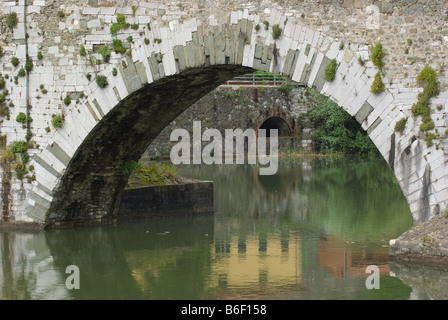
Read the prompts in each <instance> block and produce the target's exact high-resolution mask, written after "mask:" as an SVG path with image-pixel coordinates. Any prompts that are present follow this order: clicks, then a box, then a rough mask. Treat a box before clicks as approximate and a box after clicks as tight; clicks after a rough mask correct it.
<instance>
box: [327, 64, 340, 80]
mask: <svg viewBox="0 0 448 320" xmlns="http://www.w3.org/2000/svg"><path fill="white" fill-rule="evenodd" d="M337 67H338V63H337V62H336V59H333V60H331V61H330V63H329V64H328V65H327V66H326V68H325V80H327V81H333V80H334V79H335V78H336V69H337Z"/></svg>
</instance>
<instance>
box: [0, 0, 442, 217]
mask: <svg viewBox="0 0 448 320" xmlns="http://www.w3.org/2000/svg"><path fill="white" fill-rule="evenodd" d="M447 11H448V1H430V0H384V1H376V0H319V1H315V0H284V1H279V2H271V1H267V0H254V1H251V2H247V1H243V0H236V1H232V2H231V3H228V2H222V1H204V0H196V1H188V2H185V1H171V0H170V1H168V0H158V1H155V0H142V1H129V0H108V1H107V0H88V1H81V0H78V1H76V0H75V1H56V0H26V1H25V0H12V1H2V2H1V3H0V33H1V37H2V42H1V43H0V47H1V50H0V56H1V57H0V73H1V75H2V76H1V77H2V78H3V79H4V80H5V85H4V88H3V89H2V90H7V92H6V91H3V92H2V96H3V97H4V100H5V101H4V102H5V103H4V104H2V108H1V113H0V118H1V119H0V120H1V121H2V122H1V125H0V134H1V135H2V137H1V139H0V140H1V142H2V143H1V145H2V149H4V146H5V145H10V144H11V143H12V142H14V141H25V140H29V141H28V150H27V152H28V154H29V156H30V161H29V162H27V163H26V169H27V171H28V172H26V173H25V176H24V178H23V179H19V178H18V177H17V176H16V174H15V172H14V170H15V169H17V163H15V164H13V163H11V162H8V161H7V158H8V157H2V159H3V160H4V161H2V165H1V166H0V174H1V175H2V186H1V193H2V197H1V198H0V199H2V202H1V204H2V210H1V213H0V219H2V220H6V219H10V220H15V221H24V222H37V223H40V224H43V225H45V224H47V223H48V220H49V219H50V218H49V217H52V218H51V219H55V220H57V221H61V220H64V219H75V218H76V217H79V216H82V217H83V219H91V220H92V221H105V222H107V221H112V220H113V219H114V216H115V214H116V209H117V208H116V207H117V206H116V204H117V203H118V202H119V197H120V195H121V193H122V190H123V188H124V185H125V180H126V177H125V176H123V174H122V173H121V171H120V170H119V167H120V166H121V165H123V163H125V162H126V161H130V160H138V158H139V157H140V156H141V154H142V153H143V152H144V150H146V148H147V147H148V145H149V143H150V142H151V140H152V139H154V138H155V137H156V136H157V134H158V133H159V132H160V131H161V130H162V129H163V128H164V126H165V125H168V124H169V123H170V122H171V121H172V120H173V119H175V118H176V117H177V116H178V115H179V114H180V113H182V112H183V111H184V110H185V109H187V108H188V107H189V106H190V105H191V104H193V102H195V101H197V100H198V99H199V98H201V97H202V96H204V95H205V94H206V93H207V92H209V91H211V90H212V89H213V88H215V87H216V86H217V85H219V84H220V83H222V81H225V80H226V78H227V79H228V78H230V77H233V76H236V75H238V74H241V73H245V72H248V71H252V70H253V69H257V70H264V71H272V72H276V73H281V74H283V75H285V76H288V77H290V78H291V79H292V80H294V81H297V82H300V83H303V84H306V85H308V86H310V87H313V88H315V89H316V90H317V91H318V92H320V93H322V94H324V95H326V96H328V97H330V98H331V99H332V100H334V101H335V102H336V103H338V104H339V105H340V106H341V107H342V108H344V109H345V110H346V111H347V112H349V113H350V114H351V115H353V116H355V117H356V119H357V120H358V121H359V122H360V123H361V125H362V126H363V128H364V129H365V130H366V131H367V132H368V133H369V136H370V138H371V139H372V141H373V142H374V143H375V144H376V146H377V148H378V149H379V150H380V152H381V153H382V155H383V157H384V158H385V159H386V161H388V163H389V164H390V166H391V168H392V170H393V171H394V173H395V175H396V176H397V179H398V181H399V183H400V186H401V188H402V190H403V193H404V194H405V196H406V198H407V200H408V202H409V204H410V208H411V211H412V212H413V214H414V219H415V220H416V221H418V222H421V221H425V220H427V219H429V218H430V217H431V216H433V215H436V214H438V213H439V212H443V211H444V210H446V209H447V208H448V173H447V172H448V169H447V168H448V164H447V161H448V153H447V151H448V150H445V148H446V143H447V139H448V131H447V128H448V116H447V113H448V92H447V89H448V74H447V72H448V71H447V70H446V66H445V64H446V52H447V49H448V13H447ZM10 13H16V14H17V17H18V23H17V25H16V26H15V27H14V28H9V27H8V26H7V25H6V16H7V15H8V14H10ZM118 14H123V15H124V17H125V19H126V22H127V23H129V27H128V28H126V29H123V30H120V31H119V32H118V33H117V35H116V36H113V35H112V34H111V32H110V28H111V26H112V24H113V23H116V22H117V16H118ZM265 21H266V22H267V23H269V26H270V27H269V28H267V30H265V23H264V22H265ZM275 24H278V25H279V26H280V27H281V28H282V33H281V36H280V38H278V39H274V38H273V36H272V29H271V27H272V26H273V25H275ZM257 25H258V26H259V27H260V28H259V29H258V28H257V27H256V26H257ZM257 29H258V30H257ZM115 38H116V39H119V40H122V41H123V45H124V47H125V48H126V53H116V52H114V50H112V44H111V43H112V40H113V39H115ZM378 42H380V43H381V44H382V46H383V48H384V52H385V56H384V58H383V61H384V67H383V69H382V70H381V75H382V79H383V82H384V85H385V91H384V92H382V93H380V94H375V93H372V92H371V91H370V87H371V84H372V81H373V78H374V76H375V74H376V73H377V72H379V70H378V69H377V68H376V67H375V66H374V65H373V63H372V61H370V55H371V50H372V47H373V46H374V45H375V43H378ZM103 45H106V46H107V47H108V50H109V52H110V57H109V58H108V61H107V62H104V57H103V56H102V55H101V53H100V52H99V49H100V47H101V46H103ZM81 46H84V47H85V49H86V52H87V54H86V56H82V55H81V54H80V48H81ZM13 57H16V58H18V60H19V65H18V66H17V67H15V66H13V65H12V63H11V59H12V58H13ZM27 57H28V60H29V61H32V62H33V69H32V70H31V72H30V73H29V74H25V76H19V71H20V69H22V68H24V67H25V64H26V61H27ZM332 59H336V61H337V63H338V69H337V71H336V78H335V80H334V81H331V82H329V81H326V80H325V77H324V73H325V68H326V66H327V65H328V64H329V62H330V61H331V60H332ZM359 59H362V60H366V61H365V64H364V65H363V66H361V65H360V64H359V61H358V60H359ZM425 66H430V67H432V68H433V69H434V70H435V71H436V73H437V78H438V82H439V85H440V89H441V92H440V94H439V95H438V96H437V97H435V98H432V99H431V105H430V107H431V118H432V120H433V121H434V124H435V128H434V129H433V130H432V131H431V133H433V134H434V135H436V138H435V139H434V144H433V145H432V146H429V145H427V144H426V142H425V133H424V132H422V131H421V130H419V126H420V124H421V118H420V117H412V114H411V106H412V105H413V104H414V103H415V102H416V101H417V95H418V93H419V92H421V91H422V90H423V89H422V88H421V87H419V86H418V84H417V81H416V78H417V75H418V74H419V73H420V71H421V70H422V69H423V68H424V67H425ZM99 75H104V76H106V79H107V81H108V84H109V85H108V86H107V87H106V88H100V87H99V86H98V85H97V83H96V81H95V80H96V79H97V77H98V76H99ZM67 96H70V97H71V101H68V100H65V101H64V99H66V97H67ZM2 100H3V98H2ZM22 114H23V115H25V116H26V118H25V120H23V121H22V122H19V121H17V119H18V118H17V117H18V116H19V118H20V117H22V118H23V116H22ZM53 115H62V116H63V118H64V120H65V121H64V123H63V125H62V126H61V127H60V128H55V127H53V125H52V116H53ZM405 117H408V122H407V125H406V128H405V130H404V131H403V133H402V134H400V133H398V132H395V131H394V126H395V123H396V122H397V121H399V120H400V119H402V118H405ZM120 138H121V140H122V141H120ZM126 143H128V144H126ZM129 144H132V146H128V145H129ZM3 151H4V150H2V153H3ZM8 156H9V157H11V155H8ZM16 157H17V155H16ZM19 164H20V163H19ZM14 167H15V168H14Z"/></svg>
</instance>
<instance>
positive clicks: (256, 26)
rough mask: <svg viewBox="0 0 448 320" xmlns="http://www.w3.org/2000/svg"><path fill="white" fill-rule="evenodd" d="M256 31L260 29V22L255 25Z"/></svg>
mask: <svg viewBox="0 0 448 320" xmlns="http://www.w3.org/2000/svg"><path fill="white" fill-rule="evenodd" d="M255 31H257V32H258V31H260V25H259V24H256V25H255Z"/></svg>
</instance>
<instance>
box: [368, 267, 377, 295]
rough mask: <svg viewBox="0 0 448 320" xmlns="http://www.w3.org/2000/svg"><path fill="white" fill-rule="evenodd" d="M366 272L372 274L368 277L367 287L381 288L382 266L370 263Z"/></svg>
mask: <svg viewBox="0 0 448 320" xmlns="http://www.w3.org/2000/svg"><path fill="white" fill-rule="evenodd" d="M366 273H370V276H368V277H367V279H366V288H367V289H369V290H370V289H379V288H380V268H378V266H375V265H369V266H367V268H366Z"/></svg>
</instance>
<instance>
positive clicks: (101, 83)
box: [96, 75, 109, 88]
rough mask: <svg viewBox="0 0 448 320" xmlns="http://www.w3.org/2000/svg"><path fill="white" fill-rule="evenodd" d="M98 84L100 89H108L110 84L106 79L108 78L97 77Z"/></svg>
mask: <svg viewBox="0 0 448 320" xmlns="http://www.w3.org/2000/svg"><path fill="white" fill-rule="evenodd" d="M96 84H97V85H98V87H100V88H105V87H107V85H108V84H109V82H107V78H106V76H103V75H99V76H98V77H96Z"/></svg>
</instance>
